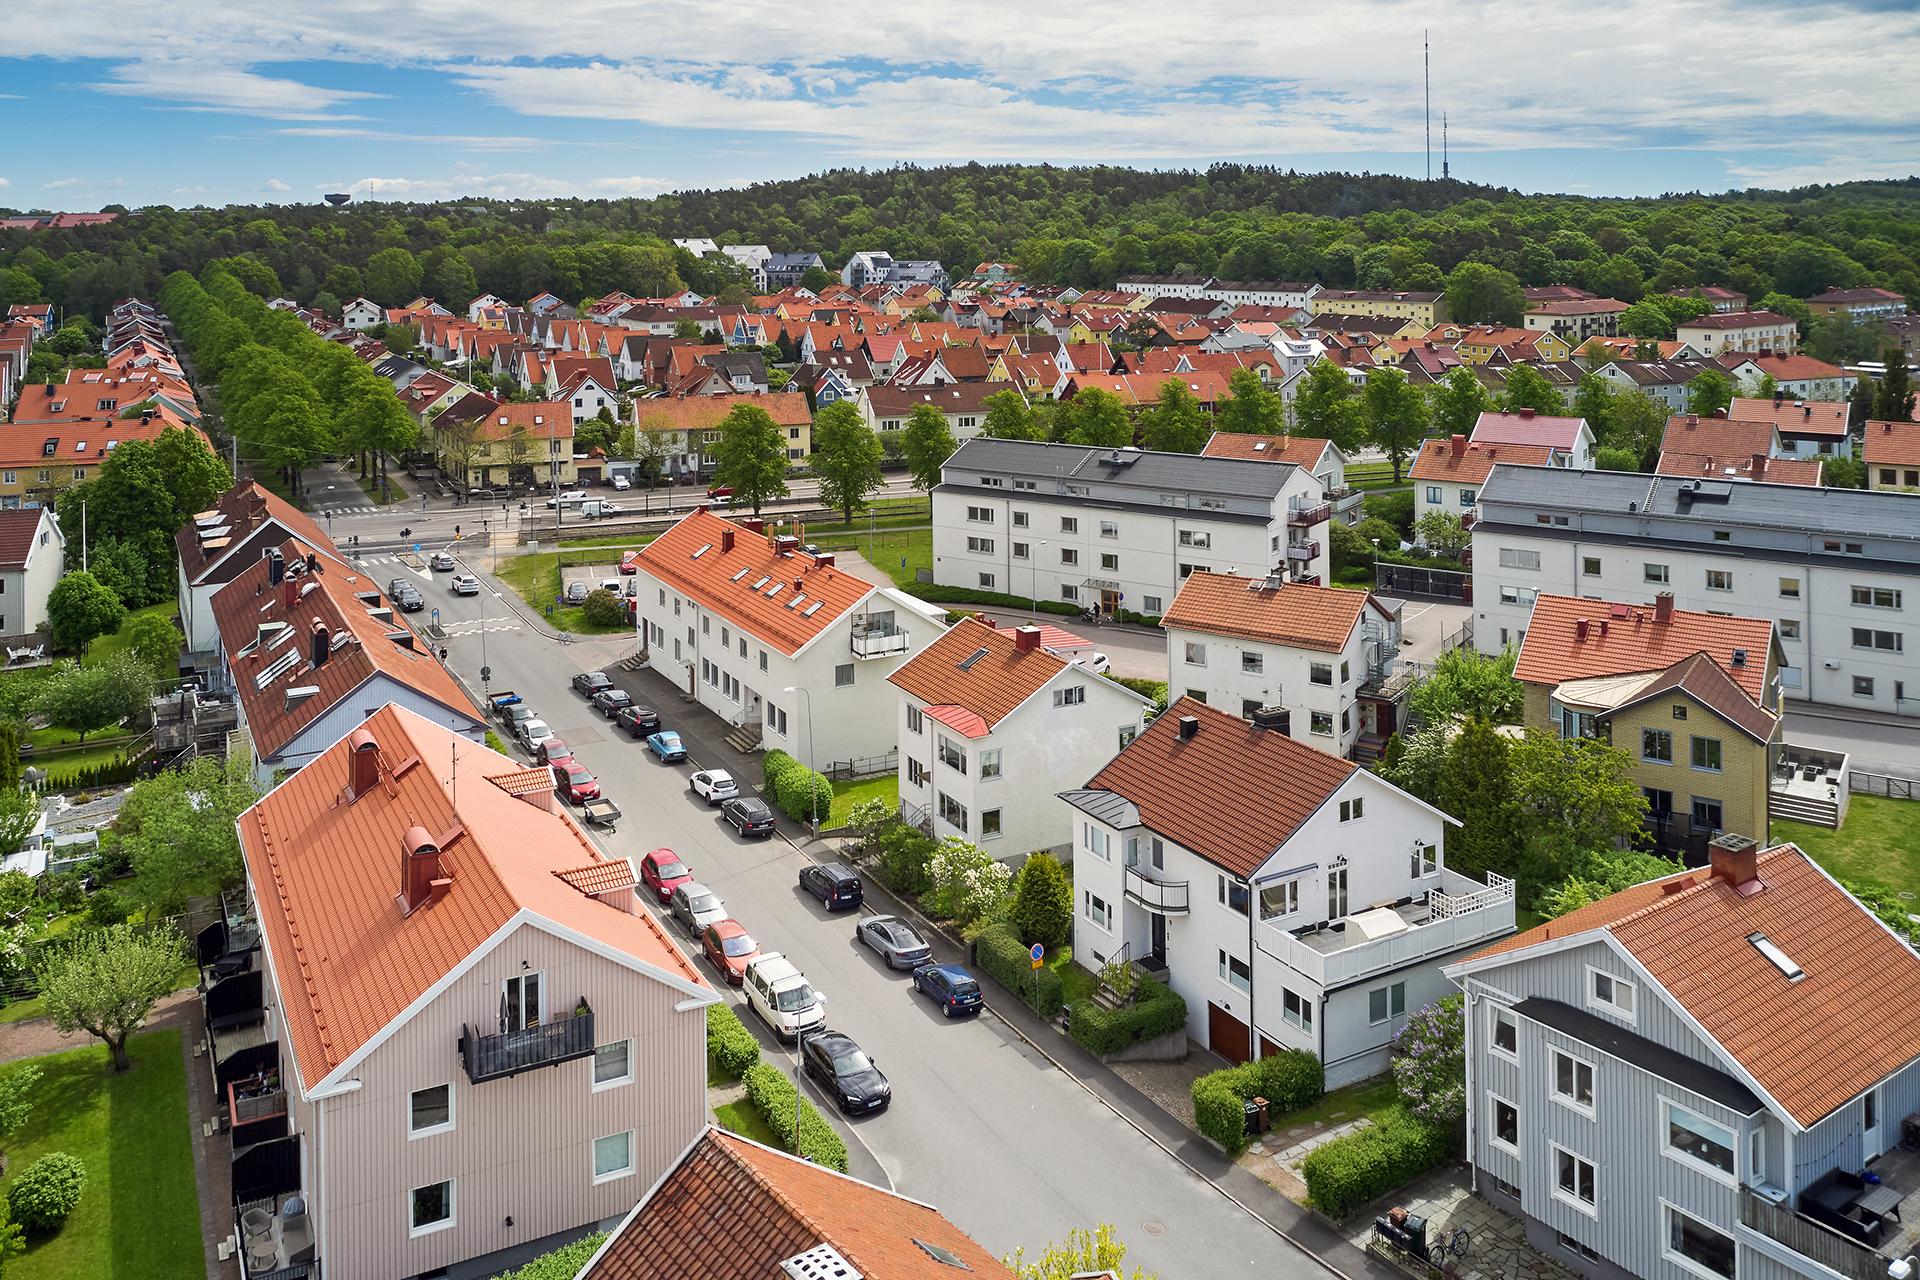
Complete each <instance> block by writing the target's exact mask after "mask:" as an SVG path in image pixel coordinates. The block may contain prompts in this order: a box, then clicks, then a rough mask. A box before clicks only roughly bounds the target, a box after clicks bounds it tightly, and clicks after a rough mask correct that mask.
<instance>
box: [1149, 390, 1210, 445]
mask: <svg viewBox="0 0 1920 1280" xmlns="http://www.w3.org/2000/svg"><path fill="white" fill-rule="evenodd" d="M1209 429H1210V428H1209V425H1208V422H1207V414H1206V410H1204V409H1202V408H1201V407H1200V400H1199V398H1198V397H1196V396H1195V395H1194V394H1193V388H1192V387H1189V386H1188V385H1187V382H1186V379H1184V378H1179V377H1173V378H1168V379H1167V380H1166V381H1165V382H1162V383H1161V384H1160V395H1159V398H1158V399H1157V400H1156V401H1155V403H1154V405H1153V407H1152V408H1150V409H1148V410H1147V411H1146V412H1145V413H1144V414H1142V415H1141V423H1140V443H1141V444H1142V445H1144V446H1145V447H1146V448H1149V449H1158V450H1160V451H1161V452H1163V453H1199V452H1200V450H1201V449H1202V448H1204V447H1205V446H1206V443H1207V435H1208V432H1209Z"/></svg>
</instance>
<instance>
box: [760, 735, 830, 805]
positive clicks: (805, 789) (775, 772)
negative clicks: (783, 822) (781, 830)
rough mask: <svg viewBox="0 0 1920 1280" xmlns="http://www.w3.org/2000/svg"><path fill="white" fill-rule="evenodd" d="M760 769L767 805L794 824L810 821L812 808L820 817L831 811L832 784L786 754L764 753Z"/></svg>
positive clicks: (780, 752)
mask: <svg viewBox="0 0 1920 1280" xmlns="http://www.w3.org/2000/svg"><path fill="white" fill-rule="evenodd" d="M760 767H761V770H762V772H761V778H762V780H763V781H764V782H765V784H766V792H767V801H768V803H770V804H772V805H773V807H774V808H776V809H778V810H780V812H782V813H784V814H786V815H787V816H788V817H789V818H792V819H793V820H794V821H795V822H807V821H810V820H811V819H812V817H813V815H814V812H815V806H816V805H817V806H818V812H819V813H820V816H821V817H825V816H826V815H827V813H828V812H829V811H830V810H831V809H832V808H833V784H832V783H831V782H829V781H827V779H826V778H825V777H824V776H823V775H821V774H818V773H815V772H814V771H813V770H812V769H809V768H807V766H805V765H804V764H801V763H800V762H799V761H798V760H796V759H794V758H793V757H792V756H790V755H788V754H787V753H786V752H784V751H769V752H766V753H765V755H764V757H763V759H762V762H761V766H760Z"/></svg>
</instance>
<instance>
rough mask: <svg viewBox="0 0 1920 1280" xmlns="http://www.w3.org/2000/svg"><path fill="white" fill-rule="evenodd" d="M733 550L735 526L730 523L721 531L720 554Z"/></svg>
mask: <svg viewBox="0 0 1920 1280" xmlns="http://www.w3.org/2000/svg"><path fill="white" fill-rule="evenodd" d="M731 550H733V526H732V525H728V526H727V527H726V528H724V529H722V530H721V531H720V554H721V555H725V554H727V552H729V551H731Z"/></svg>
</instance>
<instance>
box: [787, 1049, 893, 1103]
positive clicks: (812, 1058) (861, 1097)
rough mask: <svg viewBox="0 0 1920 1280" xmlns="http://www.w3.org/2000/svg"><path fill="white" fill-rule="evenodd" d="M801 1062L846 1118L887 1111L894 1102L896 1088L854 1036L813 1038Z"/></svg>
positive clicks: (801, 1053) (801, 1052) (802, 1053)
mask: <svg viewBox="0 0 1920 1280" xmlns="http://www.w3.org/2000/svg"><path fill="white" fill-rule="evenodd" d="M800 1060H801V1062H802V1063H803V1064H804V1065H805V1066H806V1069H807V1074H808V1075H810V1076H812V1077H813V1078H814V1079H815V1080H818V1081H819V1082H820V1085H821V1087H822V1088H824V1089H825V1090H826V1091H827V1092H828V1093H830V1094H832V1095H833V1100H834V1103H835V1104H836V1105H837V1106H838V1107H839V1108H840V1110H841V1111H842V1112H843V1113H844V1114H846V1115H850V1116H851V1115H862V1114H865V1113H869V1112H874V1111H885V1110H886V1109H887V1104H888V1103H890V1102H892V1101H893V1086H892V1085H890V1084H888V1083H887V1078H886V1077H885V1076H883V1075H881V1074H880V1068H879V1067H877V1066H875V1065H874V1062H873V1059H872V1058H869V1057H868V1056H867V1055H866V1053H865V1051H864V1050H862V1049H861V1048H860V1046H859V1045H857V1044H855V1043H854V1042H853V1038H852V1037H851V1036H847V1035H844V1034H842V1033H841V1032H838V1031H821V1032H818V1033H816V1034H814V1035H810V1036H808V1037H807V1043H806V1046H805V1047H804V1048H803V1049H801V1051H800Z"/></svg>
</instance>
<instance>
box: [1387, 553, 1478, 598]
mask: <svg viewBox="0 0 1920 1280" xmlns="http://www.w3.org/2000/svg"><path fill="white" fill-rule="evenodd" d="M1373 567H1374V573H1375V575H1376V577H1375V581H1376V582H1377V584H1378V585H1377V586H1376V587H1375V588H1374V590H1375V591H1376V592H1378V593H1379V594H1381V595H1395V596H1419V597H1422V598H1423V599H1427V600H1453V601H1458V602H1459V603H1461V604H1472V603H1473V575H1472V574H1470V573H1464V572H1462V571H1461V570H1459V569H1430V568H1427V567H1426V566H1425V565H1415V564H1391V563H1387V562H1382V561H1375V562H1374V566H1373Z"/></svg>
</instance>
